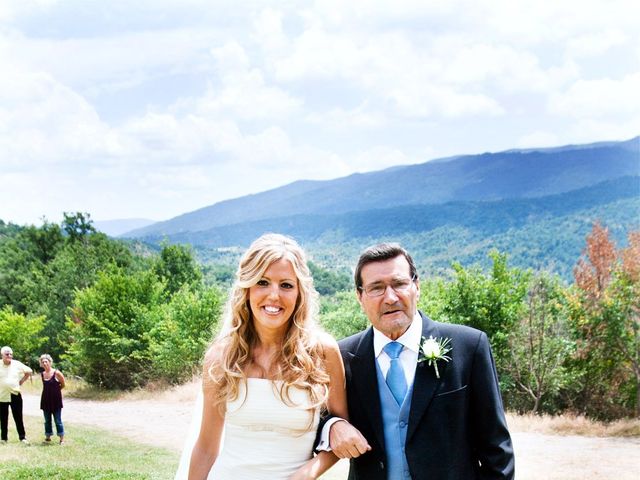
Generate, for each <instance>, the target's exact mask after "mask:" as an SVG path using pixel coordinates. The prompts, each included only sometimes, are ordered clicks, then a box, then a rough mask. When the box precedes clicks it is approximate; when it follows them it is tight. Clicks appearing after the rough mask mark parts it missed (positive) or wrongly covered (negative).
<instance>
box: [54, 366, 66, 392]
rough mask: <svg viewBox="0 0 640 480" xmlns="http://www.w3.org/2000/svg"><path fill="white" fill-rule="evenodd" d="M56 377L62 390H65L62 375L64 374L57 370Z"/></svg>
mask: <svg viewBox="0 0 640 480" xmlns="http://www.w3.org/2000/svg"><path fill="white" fill-rule="evenodd" d="M54 375H55V376H56V379H57V380H58V383H59V384H60V388H64V385H65V383H64V375H62V372H61V371H60V370H56V371H55V373H54Z"/></svg>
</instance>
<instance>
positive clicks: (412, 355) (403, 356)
mask: <svg viewBox="0 0 640 480" xmlns="http://www.w3.org/2000/svg"><path fill="white" fill-rule="evenodd" d="M420 340H422V317H421V316H420V314H419V313H418V312H417V311H416V314H415V316H414V317H413V321H412V322H411V325H409V328H407V331H406V332H404V333H403V334H402V335H401V336H400V337H398V338H397V339H396V342H399V343H401V344H402V345H404V347H405V348H403V349H402V352H400V356H399V358H400V362H402V369H403V370H404V375H405V377H406V379H407V388H411V386H412V385H413V378H414V377H415V375H416V366H417V364H418V350H419V348H420ZM392 341H393V340H391V339H390V338H389V337H387V336H386V335H385V334H384V333H382V332H381V331H380V330H378V329H376V328H375V327H374V328H373V352H374V354H375V356H376V361H377V362H378V367H380V371H381V372H382V376H383V377H385V378H387V372H388V371H389V367H390V366H391V358H390V357H389V355H387V352H385V351H384V350H383V348H384V347H385V345H386V344H387V343H389V342H392ZM341 420H343V419H342V418H340V417H333V418H332V419H330V420H328V421H327V423H325V424H324V426H323V427H322V434H321V435H320V441H319V442H318V446H317V447H316V450H320V451H322V450H326V451H331V446H330V445H329V431H330V429H331V425H333V424H334V423H336V422H339V421H341Z"/></svg>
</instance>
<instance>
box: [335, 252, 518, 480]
mask: <svg viewBox="0 0 640 480" xmlns="http://www.w3.org/2000/svg"><path fill="white" fill-rule="evenodd" d="M355 283H356V288H357V295H358V301H359V302H360V305H361V307H362V309H363V311H364V312H365V314H366V315H367V317H368V318H369V321H370V322H371V326H372V328H368V329H367V330H365V331H364V332H360V333H358V334H356V335H353V336H351V337H348V338H345V339H344V340H342V341H340V342H339V345H340V350H341V352H342V358H343V360H344V364H345V370H346V381H347V396H348V402H349V421H350V422H351V423H352V424H353V426H355V427H356V428H357V429H358V430H359V431H360V432H362V435H363V436H364V437H365V438H366V440H367V441H368V445H370V446H371V449H370V450H368V448H363V447H362V445H363V439H362V437H361V436H360V434H359V433H358V432H357V431H355V429H353V428H351V427H350V426H349V424H348V423H347V422H343V421H337V422H335V423H333V424H332V425H331V427H330V434H329V438H330V445H331V448H332V449H333V451H334V453H336V455H338V456H339V457H341V458H351V468H350V470H349V479H350V480H356V479H361V480H409V479H410V480H422V479H424V480H427V479H428V480H454V479H455V480H474V479H482V480H488V479H513V477H514V456H513V447H512V445H511V438H510V436H509V432H508V430H507V424H506V420H505V416H504V410H503V406H502V399H501V397H500V390H499V387H498V377H497V374H496V369H495V364H494V361H493V357H492V355H491V349H490V346H489V341H488V339H487V336H486V334H484V333H483V332H481V331H479V330H475V329H473V328H469V327H466V326H462V325H453V324H446V323H439V322H434V321H433V320H431V319H430V318H428V317H427V316H426V315H424V314H422V313H421V312H418V310H417V302H418V298H419V296H420V284H419V281H418V273H417V271H416V267H415V264H414V262H413V259H412V258H411V256H410V255H409V254H408V253H407V251H406V250H404V249H403V248H402V247H401V246H400V245H398V244H380V245H376V246H373V247H369V248H368V249H366V250H365V251H364V252H363V253H362V255H361V256H360V259H359V261H358V265H357V267H356V271H355ZM424 339H427V341H426V342H425V341H424ZM364 445H366V442H364ZM367 450H368V451H367Z"/></svg>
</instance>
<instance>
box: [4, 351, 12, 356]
mask: <svg viewBox="0 0 640 480" xmlns="http://www.w3.org/2000/svg"><path fill="white" fill-rule="evenodd" d="M3 355H4V356H5V357H13V353H11V352H6V353H4V354H3Z"/></svg>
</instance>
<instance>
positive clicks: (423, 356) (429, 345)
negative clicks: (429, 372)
mask: <svg viewBox="0 0 640 480" xmlns="http://www.w3.org/2000/svg"><path fill="white" fill-rule="evenodd" d="M450 343H451V339H450V338H433V335H432V336H430V337H429V338H424V337H422V341H421V342H420V345H418V352H419V355H418V362H424V361H426V362H428V363H429V366H431V365H433V368H434V369H435V371H436V377H437V378H440V372H439V371H438V360H444V361H445V362H448V361H449V360H451V357H450V356H449V355H447V353H449V352H450V351H451V347H450V346H449V344H450Z"/></svg>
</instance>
